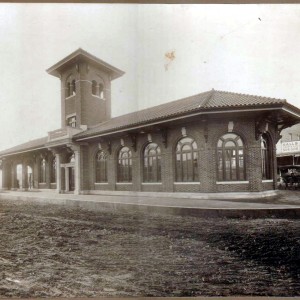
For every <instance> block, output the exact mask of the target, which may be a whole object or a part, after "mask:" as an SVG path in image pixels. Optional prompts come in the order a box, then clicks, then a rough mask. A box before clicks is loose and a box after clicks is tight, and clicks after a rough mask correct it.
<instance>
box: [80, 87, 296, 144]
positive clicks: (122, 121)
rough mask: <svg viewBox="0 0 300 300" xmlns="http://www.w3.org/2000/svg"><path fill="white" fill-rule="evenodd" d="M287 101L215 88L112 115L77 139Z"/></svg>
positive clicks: (280, 103)
mask: <svg viewBox="0 0 300 300" xmlns="http://www.w3.org/2000/svg"><path fill="white" fill-rule="evenodd" d="M285 103H287V102H286V100H283V99H275V98H267V97H259V96H252V95H245V94H237V93H230V92H223V91H215V90H211V91H208V92H204V93H201V94H197V95H194V96H191V97H188V98H184V99H180V100H177V101H172V102H169V103H165V104H161V105H158V106H154V107H150V108H147V109H143V110H140V111H136V112H133V113H129V114H126V115H122V116H119V117H116V118H112V119H110V120H108V121H107V122H104V123H101V124H99V125H97V126H94V127H92V128H90V129H88V130H87V131H85V132H82V133H79V134H77V135H76V136H75V139H80V138H83V137H89V136H93V135H96V134H101V133H106V132H110V131H115V130H118V129H121V128H127V127H133V126H137V125H143V124H145V125H146V124H147V123H150V122H154V121H159V120H161V119H168V118H171V117H175V116H180V115H185V114H188V113H192V112H201V111H207V110H211V109H229V108H245V107H250V108H251V107H264V106H273V105H277V104H279V105H283V104H285ZM299 114H300V110H299Z"/></svg>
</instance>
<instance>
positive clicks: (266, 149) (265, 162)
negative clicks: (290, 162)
mask: <svg viewBox="0 0 300 300" xmlns="http://www.w3.org/2000/svg"><path fill="white" fill-rule="evenodd" d="M260 144H261V171H262V179H263V180H268V179H273V176H272V153H271V146H270V138H269V136H268V135H267V134H263V135H262V136H261V139H260Z"/></svg>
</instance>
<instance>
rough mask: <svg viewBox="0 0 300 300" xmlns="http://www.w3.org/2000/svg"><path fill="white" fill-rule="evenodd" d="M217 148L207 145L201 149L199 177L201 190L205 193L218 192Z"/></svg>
mask: <svg viewBox="0 0 300 300" xmlns="http://www.w3.org/2000/svg"><path fill="white" fill-rule="evenodd" d="M215 156H216V155H215V149H211V148H209V147H207V145H206V144H205V147H204V148H203V149H201V150H200V151H199V157H198V165H199V168H198V170H199V179H200V190H201V192H203V193H210V192H216V181H217V174H216V157H215Z"/></svg>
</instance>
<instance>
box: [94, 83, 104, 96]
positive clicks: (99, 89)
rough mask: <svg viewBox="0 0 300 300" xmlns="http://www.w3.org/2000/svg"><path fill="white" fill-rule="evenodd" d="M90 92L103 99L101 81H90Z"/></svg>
mask: <svg viewBox="0 0 300 300" xmlns="http://www.w3.org/2000/svg"><path fill="white" fill-rule="evenodd" d="M92 94H93V95H94V96H97V97H99V98H101V99H104V87H103V84H102V83H97V81H95V80H93V81H92Z"/></svg>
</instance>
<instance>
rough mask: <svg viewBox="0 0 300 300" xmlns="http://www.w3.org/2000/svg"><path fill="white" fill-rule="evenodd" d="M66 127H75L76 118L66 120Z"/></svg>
mask: <svg viewBox="0 0 300 300" xmlns="http://www.w3.org/2000/svg"><path fill="white" fill-rule="evenodd" d="M67 126H71V127H73V128H75V127H76V116H73V117H70V118H68V119H67Z"/></svg>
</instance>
